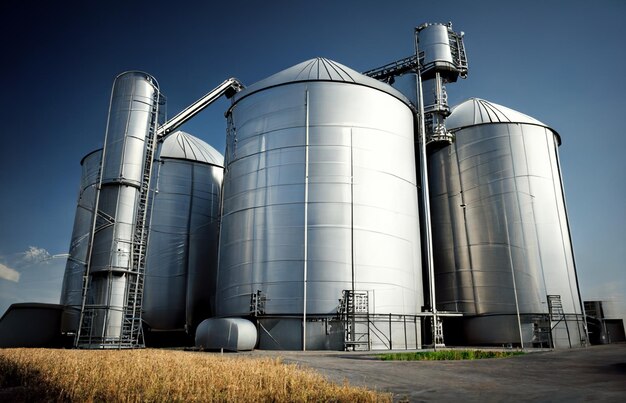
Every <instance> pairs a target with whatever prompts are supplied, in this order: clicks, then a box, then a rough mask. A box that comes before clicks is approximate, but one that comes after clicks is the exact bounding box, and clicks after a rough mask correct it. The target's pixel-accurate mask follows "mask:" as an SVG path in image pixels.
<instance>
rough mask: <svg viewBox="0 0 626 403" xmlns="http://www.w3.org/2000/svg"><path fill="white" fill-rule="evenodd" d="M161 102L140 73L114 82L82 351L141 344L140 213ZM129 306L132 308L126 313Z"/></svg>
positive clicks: (142, 230) (153, 86)
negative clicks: (84, 348)
mask: <svg viewBox="0 0 626 403" xmlns="http://www.w3.org/2000/svg"><path fill="white" fill-rule="evenodd" d="M160 103H161V95H160V92H159V89H158V84H157V83H156V80H155V79H154V78H153V77H151V76H150V75H148V74H146V73H142V72H126V73H123V74H120V75H119V76H117V77H116V79H115V82H114V84H113V90H112V94H111V104H110V109H109V118H108V123H107V131H106V137H105V143H104V149H103V154H102V167H101V179H100V186H99V191H98V194H97V203H96V204H97V211H96V216H97V217H96V220H95V221H94V226H93V240H92V244H91V247H90V248H91V251H90V254H89V255H90V260H89V275H90V277H89V288H88V293H87V294H86V296H87V298H86V301H85V308H84V309H83V314H82V317H83V319H82V322H83V323H82V324H81V328H80V329H79V331H80V337H79V338H77V341H76V344H77V346H80V347H86V348H105V347H113V346H117V347H132V346H136V345H141V344H142V343H143V341H141V340H140V341H139V344H137V342H138V339H137V337H136V335H137V334H138V333H136V332H141V329H140V326H139V325H140V323H139V321H138V319H139V318H140V312H139V307H140V306H141V295H140V292H139V293H138V290H140V289H141V285H142V283H141V275H140V274H139V271H140V270H141V268H142V267H143V264H144V257H143V256H144V253H145V225H144V223H145V218H146V216H145V211H146V200H147V184H148V181H149V178H150V173H149V172H150V169H149V168H150V166H149V165H147V164H146V161H151V160H152V150H153V149H154V148H153V142H154V137H155V135H156V128H157V125H158V119H159V105H160ZM131 305H132V306H131Z"/></svg>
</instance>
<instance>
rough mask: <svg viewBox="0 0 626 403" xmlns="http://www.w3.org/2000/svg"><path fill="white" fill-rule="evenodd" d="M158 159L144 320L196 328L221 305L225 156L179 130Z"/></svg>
mask: <svg viewBox="0 0 626 403" xmlns="http://www.w3.org/2000/svg"><path fill="white" fill-rule="evenodd" d="M157 162H158V166H155V172H154V173H155V179H156V180H155V181H154V182H153V183H156V186H154V187H153V188H154V191H153V193H152V194H153V200H152V214H151V216H152V219H151V223H150V235H149V244H148V254H147V263H146V278H145V290H144V301H143V320H144V322H145V323H146V325H147V326H148V327H149V328H150V329H151V330H153V331H177V330H187V329H189V330H190V331H191V330H192V329H193V328H195V327H196V326H197V325H198V323H200V322H201V321H202V320H204V319H206V318H208V317H209V316H211V315H212V313H213V312H214V310H215V309H214V298H215V276H216V270H217V243H218V231H219V214H220V208H219V206H220V196H221V186H222V178H223V172H224V168H223V164H224V157H223V156H222V155H221V154H220V153H219V152H217V151H216V150H215V149H214V148H213V147H211V146H210V145H208V144H206V143H205V142H204V141H202V140H200V139H198V138H196V137H193V136H191V135H190V134H187V133H185V132H182V131H178V132H176V133H173V134H172V135H170V136H169V137H167V138H166V139H165V141H164V142H163V144H162V146H161V149H160V154H159V158H158V161H157Z"/></svg>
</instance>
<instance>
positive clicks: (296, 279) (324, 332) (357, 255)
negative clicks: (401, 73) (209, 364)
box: [217, 58, 423, 349]
mask: <svg viewBox="0 0 626 403" xmlns="http://www.w3.org/2000/svg"><path fill="white" fill-rule="evenodd" d="M227 118H228V138H227V150H226V156H225V176H224V196H223V215H222V229H221V235H220V249H219V251H220V258H219V269H218V270H219V271H218V288H217V314H218V315H219V316H247V315H251V314H258V321H257V322H258V323H259V325H260V347H261V348H268V349H271V348H278V349H301V348H305V347H306V348H307V349H329V348H330V349H334V348H343V340H341V337H342V335H343V329H340V327H341V326H339V325H337V324H332V323H330V324H329V322H328V321H327V319H328V318H329V317H332V316H333V315H335V314H336V313H337V311H338V308H339V307H338V305H339V300H340V299H341V298H342V292H343V290H353V291H358V290H365V291H368V292H369V301H368V304H369V305H368V309H369V312H370V313H376V314H383V313H384V314H388V313H396V314H407V315H413V314H416V313H418V312H419V311H420V308H421V306H422V303H423V301H422V299H423V298H422V280H421V260H420V241H419V222H418V204H417V192H416V172H415V152H414V139H413V123H414V119H413V113H412V110H411V109H410V106H409V102H408V100H406V98H405V97H404V96H403V95H402V94H400V93H399V92H398V91H396V90H394V89H393V88H392V87H390V86H388V85H386V84H383V83H381V82H379V81H376V80H374V79H371V78H369V77H365V76H363V75H361V74H359V73H357V72H355V71H354V70H352V69H349V68H347V67H345V66H343V65H341V64H338V63H335V62H333V61H330V60H327V59H321V58H317V59H312V60H309V61H306V62H303V63H300V64H298V65H296V66H293V67H291V68H289V69H287V70H284V71H282V72H280V73H277V74H275V75H273V76H271V77H269V78H267V79H265V80H262V81H260V82H258V83H256V84H254V85H252V86H250V87H248V88H247V89H245V90H243V91H241V92H240V93H238V94H237V95H235V97H234V98H233V104H232V107H231V108H230V109H229V111H228V112H227ZM259 301H262V303H261V304H259ZM257 308H259V309H260V311H258V312H257V311H256V310H257ZM410 325H411V326H413V325H414V324H413V323H411V324H410ZM385 326H386V325H385ZM415 326H416V327H418V326H419V321H418V322H417V324H416V325H415ZM303 329H304V334H303ZM414 330H415V331H413V330H411V331H409V332H404V333H402V332H400V331H399V332H397V337H401V338H402V343H404V341H405V337H406V336H407V335H408V337H409V338H411V339H413V342H418V340H415V339H418V338H419V336H418V334H419V333H420V330H419V329H414ZM337 337H338V339H337ZM392 338H393V337H392ZM305 340H306V341H305ZM337 340H339V344H337ZM392 341H393V342H394V343H395V340H392ZM413 342H410V343H409V345H411V344H413V345H414V343H413ZM372 344H373V348H376V347H377V346H376V340H374V338H373V340H372Z"/></svg>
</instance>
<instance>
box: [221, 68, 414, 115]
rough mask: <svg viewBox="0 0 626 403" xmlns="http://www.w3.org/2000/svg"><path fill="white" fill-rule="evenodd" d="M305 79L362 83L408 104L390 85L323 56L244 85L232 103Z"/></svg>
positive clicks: (304, 80)
mask: <svg viewBox="0 0 626 403" xmlns="http://www.w3.org/2000/svg"><path fill="white" fill-rule="evenodd" d="M306 81H334V82H345V83H352V84H357V85H364V86H366V87H371V88H376V89H378V90H381V91H383V92H386V93H388V94H391V95H393V96H394V97H396V98H398V99H400V100H401V101H402V102H404V103H406V104H409V105H410V102H409V100H408V99H407V98H406V97H405V96H404V95H403V94H402V93H401V92H400V91H398V90H396V89H395V88H393V87H392V86H390V85H388V84H385V83H383V82H381V81H378V80H376V79H373V78H371V77H368V76H364V75H363V74H361V73H359V72H358V71H356V70H353V69H351V68H349V67H346V66H344V65H343V64H340V63H337V62H335V61H332V60H329V59H326V58H323V57H316V58H313V59H309V60H306V61H304V62H302V63H298V64H296V65H295V66H292V67H289V68H287V69H285V70H283V71H280V72H278V73H276V74H274V75H271V76H269V77H267V78H265V79H263V80H261V81H258V82H256V83H254V84H252V85H250V86H249V87H246V88H245V89H244V90H242V91H240V92H239V93H237V94H236V95H235V96H234V97H233V103H234V102H237V101H238V100H240V99H242V98H244V97H246V96H248V95H250V94H252V93H255V92H258V91H261V90H263V89H266V88H271V87H277V86H280V85H285V84H289V83H297V82H306Z"/></svg>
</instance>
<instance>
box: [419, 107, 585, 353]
mask: <svg viewBox="0 0 626 403" xmlns="http://www.w3.org/2000/svg"><path fill="white" fill-rule="evenodd" d="M446 125H447V127H448V130H450V131H453V132H454V134H455V141H454V143H453V144H452V145H450V146H447V147H443V148H438V149H434V150H431V152H430V155H429V161H428V162H429V167H428V172H429V178H430V195H431V197H430V198H431V210H432V222H433V247H434V263H435V273H436V275H435V284H436V296H437V306H438V309H440V310H448V311H460V312H463V313H464V314H465V315H466V316H470V317H475V318H476V319H471V318H470V319H466V326H465V331H466V332H467V335H466V336H467V342H468V343H470V344H503V343H506V344H509V343H510V344H519V343H520V332H521V333H522V339H523V342H524V343H525V344H528V343H531V342H532V341H533V339H536V338H538V337H539V335H538V334H537V332H536V331H537V329H538V328H539V327H540V323H539V322H537V319H536V318H537V317H541V315H544V317H545V314H547V313H548V310H549V307H548V298H547V296H548V295H559V296H560V298H561V302H562V306H563V310H564V312H565V313H566V314H569V315H573V316H572V317H570V318H569V319H570V324H569V327H568V328H567V329H563V330H564V332H565V331H566V332H567V333H568V334H569V339H570V340H571V342H572V343H574V342H575V343H576V344H579V343H580V340H581V338H584V330H583V329H582V319H581V316H582V315H581V314H582V312H581V305H580V297H579V293H578V286H577V279H576V273H575V268H574V259H573V253H572V245H571V238H570V233H569V228H568V224H567V216H566V211H565V201H564V196H563V187H562V182H561V176H560V167H559V160H558V151H557V147H558V145H559V144H560V138H559V135H558V134H557V133H556V132H554V131H553V130H551V129H550V128H548V127H547V126H545V125H544V124H543V123H541V122H539V121H537V120H535V119H533V118H530V117H528V116H526V115H523V114H521V113H519V112H516V111H513V110H511V109H508V108H505V107H503V106H500V105H496V104H493V103H490V102H487V101H484V100H480V99H471V100H468V101H466V102H464V103H461V104H460V105H458V106H456V107H455V108H454V109H453V112H452V114H451V115H450V117H449V118H448V120H447V122H446ZM518 313H519V314H520V320H519V321H520V322H521V327H522V329H520V326H519V324H518V320H517V314H518ZM553 319H555V318H553ZM472 320H473V322H476V324H474V323H473V322H472ZM478 322H480V325H477V323H478ZM563 325H564V324H563V321H561V326H563ZM565 326H567V324H565ZM492 329H498V331H497V332H494V331H493V330H492ZM503 329H508V331H503ZM533 329H534V330H533ZM557 331H558V329H557ZM533 332H534V333H533ZM564 332H563V333H561V334H560V335H558V336H554V335H553V337H554V339H555V340H554V342H555V344H558V343H559V342H560V343H567V342H568V341H567V339H565V341H563V340H562V338H563V337H565V333H564ZM505 333H506V334H505ZM496 335H497V336H496ZM581 336H582V337H581ZM559 339H560V340H559Z"/></svg>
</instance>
